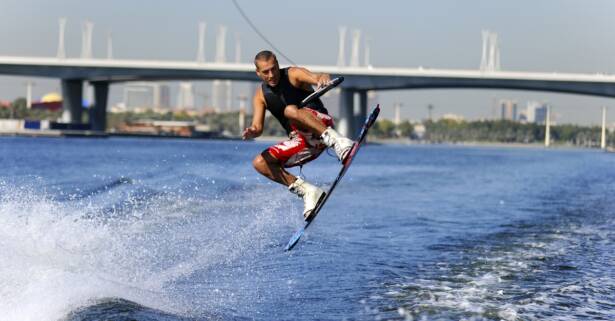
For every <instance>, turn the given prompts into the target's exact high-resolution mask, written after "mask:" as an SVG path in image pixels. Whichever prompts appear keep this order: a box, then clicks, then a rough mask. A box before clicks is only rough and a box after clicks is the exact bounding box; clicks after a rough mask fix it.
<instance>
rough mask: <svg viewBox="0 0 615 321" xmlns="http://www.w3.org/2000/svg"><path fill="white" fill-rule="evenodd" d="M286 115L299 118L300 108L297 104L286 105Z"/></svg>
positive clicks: (290, 117) (289, 117)
mask: <svg viewBox="0 0 615 321" xmlns="http://www.w3.org/2000/svg"><path fill="white" fill-rule="evenodd" d="M284 117H286V118H288V119H291V120H297V119H298V118H299V108H297V106H295V105H288V106H286V108H284Z"/></svg>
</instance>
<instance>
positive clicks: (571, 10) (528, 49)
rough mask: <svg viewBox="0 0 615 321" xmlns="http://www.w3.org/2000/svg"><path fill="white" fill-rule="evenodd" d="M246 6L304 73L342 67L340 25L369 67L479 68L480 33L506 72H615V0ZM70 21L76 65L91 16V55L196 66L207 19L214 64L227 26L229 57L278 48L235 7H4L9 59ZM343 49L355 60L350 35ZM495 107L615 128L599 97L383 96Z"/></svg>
mask: <svg viewBox="0 0 615 321" xmlns="http://www.w3.org/2000/svg"><path fill="white" fill-rule="evenodd" d="M237 1H238V2H239V4H240V5H241V6H242V8H243V9H244V11H245V12H246V13H247V14H248V15H249V16H250V18H251V19H252V20H253V21H254V23H255V24H256V25H257V26H258V28H259V29H260V30H261V31H262V32H263V33H264V34H265V35H266V36H267V37H268V39H269V40H270V41H272V42H273V43H274V44H275V45H276V46H277V47H278V48H279V49H280V50H281V51H282V52H283V53H284V54H285V55H286V56H289V57H290V58H291V59H292V60H293V61H294V62H296V63H297V64H299V65H315V64H322V65H334V64H335V63H336V61H337V54H338V53H337V50H338V27H339V26H342V25H343V26H347V27H348V28H349V30H353V29H360V30H361V31H362V34H363V35H364V36H366V37H368V38H369V39H370V44H371V55H370V58H371V59H370V62H371V64H372V65H373V66H375V67H418V66H423V67H428V68H447V69H477V68H478V66H479V65H480V60H481V46H482V39H481V30H483V29H488V30H491V31H493V32H496V33H497V34H498V36H499V40H500V41H499V46H500V53H501V67H502V70H511V71H546V72H552V71H557V72H574V73H577V72H578V73H596V72H600V73H615V41H614V40H615V19H613V18H612V17H613V14H615V1H611V0H584V1H581V0H577V1H571V0H540V1H536V0H514V1H513V0H511V1H505V0H500V1H493V0H488V1H487V0H485V1H480V0H465V1H462V0H429V1H427V0H426V1H408V0H406V1H402V0H399V1H393V0H391V1H388V0H382V1H356V0H355V1H348V0H338V1H330V0H328V1H324V0H313V1H301V2H300V1H282V0H261V1H248V0H237ZM61 17H65V18H66V19H67V26H66V39H65V42H66V52H67V56H68V57H78V56H79V54H80V48H81V28H82V24H83V22H84V21H86V20H89V21H92V22H93V23H94V34H93V53H94V56H95V57H99V58H104V57H105V55H106V37H107V34H108V33H111V34H112V36H113V55H114V58H116V59H162V60H187V61H193V60H195V58H196V52H197V30H198V29H197V25H198V22H199V21H205V22H206V23H207V35H206V59H207V60H210V61H211V60H212V59H213V57H214V53H215V34H216V30H217V28H218V26H219V25H226V26H227V28H228V31H227V58H228V59H229V60H230V59H233V57H234V56H235V53H234V48H233V47H234V42H235V41H234V39H235V36H236V35H238V36H239V38H240V39H241V48H242V52H241V56H242V61H243V62H249V61H250V60H251V58H252V57H253V55H254V54H255V53H256V52H257V51H259V50H261V49H265V48H269V47H268V45H267V44H266V43H265V42H264V41H263V40H262V39H260V38H259V37H258V36H257V35H256V33H255V32H254V31H253V30H252V29H250V27H249V25H248V24H247V23H246V22H245V21H244V20H243V18H242V17H241V15H240V14H239V12H238V11H237V10H236V8H235V7H234V5H233V3H232V1H230V0H200V1H197V0H182V1H151V0H150V1H145V0H128V1H127V0H123V1H119V0H106V1H90V0H87V1H84V0H80V1H77V0H55V1H50V0H47V1H44V0H18V1H17V0H1V1H0V44H2V46H0V56H55V55H56V52H57V43H58V29H59V28H58V19H59V18H61ZM349 34H350V32H349ZM346 48H347V49H346V54H347V55H346V60H347V61H349V60H350V59H349V52H350V50H349V49H350V37H349V36H348V37H347V40H346ZM362 54H363V51H362V50H361V55H362ZM361 61H363V57H361ZM281 62H282V64H285V63H288V62H286V61H284V60H283V59H281ZM28 80H30V79H27V78H20V77H6V76H4V77H0V100H12V99H15V98H16V97H19V96H24V95H25V86H24V83H25V82H26V81H28ZM34 81H35V83H36V84H35V87H34V96H35V98H36V97H40V96H42V95H43V94H45V93H47V92H49V91H58V90H59V87H60V83H59V81H58V80H55V79H42V78H40V79H34ZM195 86H196V88H197V90H199V91H208V90H210V88H211V87H210V85H209V83H208V82H198V83H195ZM238 88H239V89H238V90H237V91H244V90H248V88H249V87H248V86H243V87H242V86H239V87H238ZM121 99H122V88H121V86H120V85H114V86H112V92H111V97H110V100H111V101H110V103H111V104H114V103H117V102H118V101H120V100H121ZM498 99H514V100H516V101H518V103H519V105H520V108H524V106H525V104H526V102H527V101H529V100H537V101H545V102H548V103H550V104H551V105H552V106H553V110H554V113H555V115H556V117H557V118H556V119H557V122H559V123H577V124H598V123H599V122H600V117H601V114H600V108H601V107H602V106H606V107H610V108H611V110H613V111H612V112H611V113H612V114H613V116H611V117H610V119H611V120H612V121H615V100H613V99H607V98H597V97H591V96H580V95H571V94H555V93H548V92H527V91H508V90H476V89H472V90H470V89H446V90H440V89H437V90H435V89H429V90H403V91H381V92H379V93H378V101H379V102H380V103H381V104H382V106H383V107H384V108H383V116H384V117H389V118H391V117H392V116H393V105H394V104H395V103H398V102H399V103H402V104H403V107H402V117H404V118H410V119H422V118H425V117H426V116H427V108H426V106H427V105H429V104H432V105H433V106H434V107H435V109H434V116H436V117H438V116H441V115H442V114H445V113H454V114H459V115H463V116H465V117H466V118H468V119H479V118H489V117H492V116H493V114H494V108H495V106H494V102H495V101H497V100H498ZM173 101H174V100H173Z"/></svg>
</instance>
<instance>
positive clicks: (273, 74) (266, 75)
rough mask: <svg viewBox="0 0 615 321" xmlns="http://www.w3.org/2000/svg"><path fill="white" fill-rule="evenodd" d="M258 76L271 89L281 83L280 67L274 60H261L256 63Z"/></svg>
mask: <svg viewBox="0 0 615 321" xmlns="http://www.w3.org/2000/svg"><path fill="white" fill-rule="evenodd" d="M256 74H257V75H258V77H259V78H260V79H262V80H263V81H264V82H266V83H267V85H269V86H271V87H275V86H277V85H278V82H279V81H280V66H278V63H277V62H276V61H275V59H273V57H271V58H269V59H266V60H265V59H261V60H257V61H256Z"/></svg>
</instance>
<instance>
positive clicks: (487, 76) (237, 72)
mask: <svg viewBox="0 0 615 321" xmlns="http://www.w3.org/2000/svg"><path fill="white" fill-rule="evenodd" d="M305 67H307V68H308V69H310V70H312V71H315V72H326V73H329V74H331V75H333V76H344V77H345V79H346V80H345V81H344V83H342V85H341V96H340V115H338V116H339V123H338V128H339V129H340V131H341V132H342V133H343V134H345V135H348V134H350V133H355V132H356V130H357V127H358V126H359V125H360V123H359V120H361V119H363V118H364V117H365V115H366V114H367V107H368V106H367V91H369V90H393V89H397V90H399V89H425V88H491V89H517V90H533V91H549V92H559V93H572V94H582V95H592V96H602V97H615V75H606V74H579V73H545V72H520V71H501V70H484V69H483V70H445V69H426V68H380V67H378V68H374V67H339V66H305ZM0 75H12V76H29V77H49V78H57V79H61V81H62V94H63V97H64V109H65V110H68V111H70V115H71V117H70V119H71V123H74V124H78V123H81V119H82V107H81V104H82V92H83V84H84V82H86V81H87V82H89V83H90V84H92V85H93V87H94V100H95V103H94V106H93V110H92V113H91V119H90V126H91V129H92V130H94V131H104V130H105V128H106V112H107V97H108V93H109V85H110V84H111V83H120V82H130V81H142V80H151V81H153V80H214V79H221V80H239V81H259V79H258V78H257V77H256V74H255V71H254V65H252V64H245V63H220V62H217V63H213V62H212V63H209V62H198V61H190V62H186V61H151V60H150V61H147V60H117V59H91V58H87V59H84V58H80V59H75V58H56V57H53V58H34V57H0ZM355 106H358V108H356V109H357V110H355Z"/></svg>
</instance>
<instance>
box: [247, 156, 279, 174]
mask: <svg viewBox="0 0 615 321" xmlns="http://www.w3.org/2000/svg"><path fill="white" fill-rule="evenodd" d="M272 165H273V166H281V165H280V161H278V160H277V159H276V158H275V157H273V156H272V155H271V154H270V153H269V151H263V152H262V153H260V154H258V155H256V157H254V159H253V160H252V166H254V169H256V170H257V171H258V172H263V171H265V169H266V168H269V167H271V166H272Z"/></svg>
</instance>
